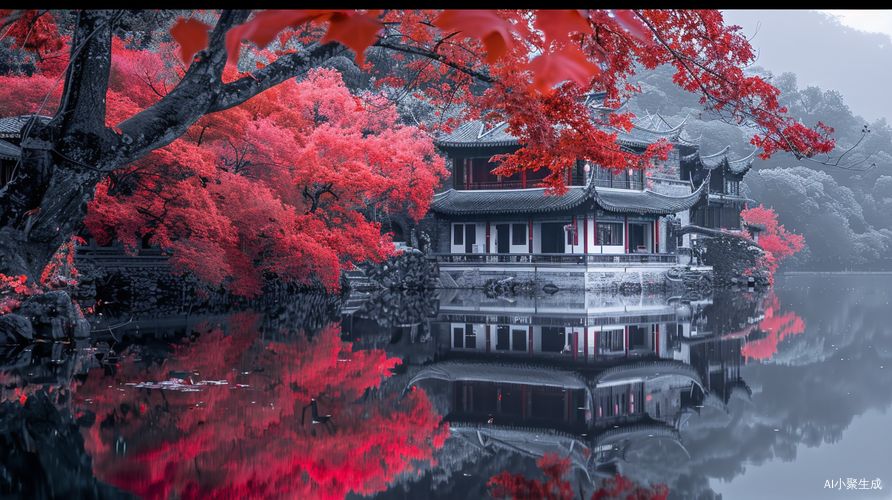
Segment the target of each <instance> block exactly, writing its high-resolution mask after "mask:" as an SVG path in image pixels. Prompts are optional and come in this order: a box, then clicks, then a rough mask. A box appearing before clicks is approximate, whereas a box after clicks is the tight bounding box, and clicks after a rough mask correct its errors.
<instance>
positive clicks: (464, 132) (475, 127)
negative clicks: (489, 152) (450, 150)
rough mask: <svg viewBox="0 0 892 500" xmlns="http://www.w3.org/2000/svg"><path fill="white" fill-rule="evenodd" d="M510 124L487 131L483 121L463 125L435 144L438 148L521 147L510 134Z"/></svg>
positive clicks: (503, 123)
mask: <svg viewBox="0 0 892 500" xmlns="http://www.w3.org/2000/svg"><path fill="white" fill-rule="evenodd" d="M507 129H508V124H507V123H506V122H502V123H499V124H497V125H495V126H494V127H492V128H490V129H487V128H486V127H485V126H484V123H483V121H482V120H474V121H472V122H466V123H462V124H461V125H459V126H458V127H456V128H455V130H453V131H452V133H450V134H448V135H446V136H445V137H443V138H441V139H437V140H436V141H434V143H435V144H436V145H437V146H438V147H472V146H519V145H520V143H519V142H517V138H516V137H514V136H512V135H511V134H509V133H508V131H507Z"/></svg>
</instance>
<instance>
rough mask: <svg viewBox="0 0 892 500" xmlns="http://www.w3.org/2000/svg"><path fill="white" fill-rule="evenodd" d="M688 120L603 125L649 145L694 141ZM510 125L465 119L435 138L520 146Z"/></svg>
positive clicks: (447, 143) (444, 143)
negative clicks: (488, 124) (624, 126)
mask: <svg viewBox="0 0 892 500" xmlns="http://www.w3.org/2000/svg"><path fill="white" fill-rule="evenodd" d="M687 120H688V119H687V117H685V119H684V120H682V121H681V123H679V124H678V125H675V126H671V125H669V124H668V123H667V122H666V121H665V120H663V118H662V117H660V116H658V115H647V116H645V117H643V118H636V119H635V120H634V121H633V122H632V123H633V125H634V128H632V130H630V131H628V132H627V131H625V130H618V129H614V128H612V127H604V129H605V131H608V132H611V133H612V132H616V133H617V139H616V140H617V142H618V143H619V144H621V145H624V146H631V147H647V146H649V145H650V144H653V143H654V142H657V141H658V140H661V139H664V140H666V141H668V142H670V143H673V144H693V142H692V141H691V139H690V138H688V137H687V135H685V134H684V125H685V123H686V122H687ZM507 129H508V124H507V123H506V122H502V123H499V124H497V125H495V126H494V127H492V128H489V129H487V128H486V127H485V126H484V125H483V121H482V120H474V121H471V122H466V123H462V124H461V125H459V126H458V127H456V128H455V130H453V131H452V133H450V134H448V135H446V136H443V137H441V138H440V139H437V140H436V141H434V142H435V144H436V145H437V146H439V147H472V146H519V145H520V143H519V142H518V141H517V138H516V137H514V136H513V135H511V134H509V133H508V131H507Z"/></svg>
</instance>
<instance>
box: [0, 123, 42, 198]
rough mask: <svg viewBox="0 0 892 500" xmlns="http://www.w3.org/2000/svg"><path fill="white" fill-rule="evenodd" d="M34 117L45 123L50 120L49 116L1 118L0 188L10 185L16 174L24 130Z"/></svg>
mask: <svg viewBox="0 0 892 500" xmlns="http://www.w3.org/2000/svg"><path fill="white" fill-rule="evenodd" d="M32 117H36V119H38V120H42V121H45V122H46V121H49V120H50V117H49V116H44V115H22V116H10V117H6V118H0V188H2V187H3V186H5V185H6V184H7V183H9V182H10V181H11V180H12V179H13V177H14V176H15V174H16V169H17V167H18V164H19V160H20V159H21V157H22V148H21V144H22V130H23V129H24V128H25V126H26V125H27V124H28V122H29V121H30V120H31V119H32Z"/></svg>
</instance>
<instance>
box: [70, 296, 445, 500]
mask: <svg viewBox="0 0 892 500" xmlns="http://www.w3.org/2000/svg"><path fill="white" fill-rule="evenodd" d="M230 326H231V332H230V334H229V335H224V333H223V331H222V330H221V329H220V328H215V327H211V326H209V325H203V326H201V327H198V328H196V329H195V330H198V333H200V336H199V337H198V339H197V340H196V341H194V342H191V343H189V344H186V345H184V346H181V347H178V348H177V349H176V351H175V353H174V354H173V356H172V357H171V358H170V359H168V360H167V361H166V363H165V365H164V366H163V367H155V368H154V369H150V371H149V372H148V373H146V372H145V371H140V369H138V368H137V367H136V366H135V365H134V364H133V363H126V362H123V361H122V363H121V371H120V372H119V374H118V375H117V377H116V379H115V380H114V381H110V380H109V379H108V378H104V377H102V376H101V374H100V373H91V374H90V376H89V377H88V379H87V381H86V382H85V383H84V384H83V385H82V386H80V387H79V388H78V389H77V394H76V396H75V403H76V404H77V405H78V406H80V407H82V408H86V407H91V409H93V410H95V411H96V414H97V421H98V422H97V424H96V425H94V426H93V427H92V428H90V429H89V430H87V431H85V439H86V448H87V451H88V452H89V453H90V454H91V455H92V456H93V458H94V462H95V470H96V474H97V475H98V476H99V477H101V478H102V479H103V480H105V481H108V482H110V483H112V484H114V485H116V486H119V487H121V488H122V489H125V490H127V491H131V492H133V493H135V494H137V495H140V496H142V497H143V498H146V499H147V500H150V499H166V498H170V497H171V496H173V497H179V498H182V499H184V500H185V499H195V498H227V499H230V498H282V497H289V498H290V497H294V498H329V499H340V498H344V497H345V496H346V494H347V493H348V492H350V491H354V492H357V493H361V494H368V493H372V492H375V491H380V490H383V489H384V488H385V487H386V485H387V484H388V483H390V482H392V481H393V480H394V479H395V478H396V477H397V476H399V475H400V474H403V473H407V472H411V471H413V470H414V466H415V465H416V464H418V463H421V462H430V461H431V455H432V452H433V450H434V449H436V448H438V447H440V446H442V444H443V441H444V440H445V438H446V434H447V431H446V429H444V428H441V427H440V426H439V422H440V416H439V415H436V414H435V413H434V412H433V409H432V406H431V404H430V402H429V401H428V399H427V397H426V395H425V394H424V392H423V391H420V390H418V391H414V392H411V393H409V394H408V395H407V396H406V397H405V398H402V399H400V398H399V397H397V396H382V397H375V396H374V394H370V395H369V397H368V399H367V403H363V404H361V403H358V402H357V399H358V398H359V397H360V396H362V395H363V394H364V393H365V392H366V390H367V389H371V388H375V387H378V386H379V385H380V383H381V381H382V378H384V377H386V376H388V375H389V374H390V371H389V369H390V368H392V367H393V366H394V365H396V364H397V361H396V360H394V359H387V357H386V355H385V354H384V352H383V351H380V350H375V351H358V352H352V351H351V347H352V346H351V344H350V343H349V342H343V341H341V340H340V339H339V336H338V333H339V332H338V330H337V328H326V329H325V330H323V332H322V333H321V334H319V335H317V336H316V337H315V338H314V339H313V340H312V341H308V340H307V339H306V338H304V337H303V336H300V337H299V338H298V339H297V340H296V341H295V342H293V343H288V344H285V343H270V342H263V341H261V340H259V339H258V338H257V328H256V315H254V314H251V313H242V314H237V315H235V316H233V317H232V319H231V321H230ZM170 371H182V372H190V373H192V374H193V375H192V377H191V378H190V379H189V381H186V382H185V383H184V384H183V385H182V386H181V387H180V388H181V389H186V388H189V389H195V388H200V391H199V392H187V391H183V390H161V389H149V388H135V387H133V386H132V385H127V383H128V382H129V383H134V382H141V381H145V380H146V379H148V380H150V381H159V380H165V379H166V378H167V373H169V372H170ZM208 381H218V382H222V381H225V382H226V383H227V384H226V385H202V384H204V383H206V382H208ZM190 383H192V384H197V385H193V386H190V385H189V384H190ZM313 396H317V397H319V402H320V411H321V412H322V413H331V414H332V415H334V416H333V417H332V421H333V422H334V423H335V425H336V428H335V429H334V430H333V432H331V433H329V432H328V431H327V429H326V428H325V427H323V426H321V425H320V426H314V425H312V424H311V423H310V422H309V415H307V417H308V419H307V423H306V424H305V425H302V424H301V415H300V413H301V410H302V409H303V407H304V406H305V405H307V404H309V402H310V398H311V397H313ZM88 399H90V400H92V406H88V404H87V403H86V401H87V400H88ZM307 413H309V411H308V412H307ZM102 422H113V423H114V425H113V426H110V425H100V423H102ZM119 436H120V439H121V440H122V441H121V442H119V441H118V440H119ZM124 443H126V452H124V454H123V456H121V455H120V454H116V451H115V450H116V448H117V450H118V453H120V452H122V451H123V446H122V445H123V444H124Z"/></svg>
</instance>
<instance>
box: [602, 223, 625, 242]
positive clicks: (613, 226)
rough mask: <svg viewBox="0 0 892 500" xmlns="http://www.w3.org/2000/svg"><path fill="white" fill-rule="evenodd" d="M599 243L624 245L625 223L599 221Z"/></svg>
mask: <svg viewBox="0 0 892 500" xmlns="http://www.w3.org/2000/svg"><path fill="white" fill-rule="evenodd" d="M598 244H599V245H622V244H623V223H622V222H598Z"/></svg>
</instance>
